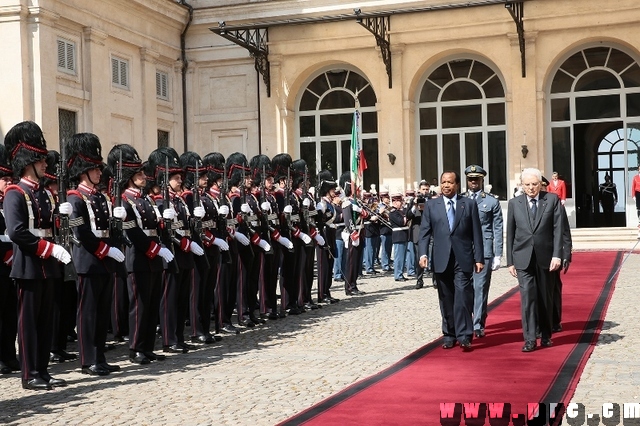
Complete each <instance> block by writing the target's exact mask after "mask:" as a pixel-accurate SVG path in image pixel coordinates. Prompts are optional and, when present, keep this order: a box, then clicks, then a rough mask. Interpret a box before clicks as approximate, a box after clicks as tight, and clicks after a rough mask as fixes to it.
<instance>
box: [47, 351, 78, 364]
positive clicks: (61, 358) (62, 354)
mask: <svg viewBox="0 0 640 426" xmlns="http://www.w3.org/2000/svg"><path fill="white" fill-rule="evenodd" d="M77 358H78V355H76V354H70V353H69V352H67V351H65V350H59V351H51V354H50V355H49V360H50V361H51V362H65V361H73V360H75V359H77Z"/></svg>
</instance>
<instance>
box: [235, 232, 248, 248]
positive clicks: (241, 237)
mask: <svg viewBox="0 0 640 426" xmlns="http://www.w3.org/2000/svg"><path fill="white" fill-rule="evenodd" d="M233 238H235V239H236V241H238V242H239V243H240V244H242V245H243V246H248V245H249V239H248V238H247V236H246V235H244V234H243V233H242V232H238V231H236V233H235V234H233Z"/></svg>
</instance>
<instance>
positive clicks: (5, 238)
mask: <svg viewBox="0 0 640 426" xmlns="http://www.w3.org/2000/svg"><path fill="white" fill-rule="evenodd" d="M0 242H3V243H10V242H11V238H9V236H8V235H0Z"/></svg>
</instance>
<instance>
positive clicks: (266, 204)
mask: <svg viewBox="0 0 640 426" xmlns="http://www.w3.org/2000/svg"><path fill="white" fill-rule="evenodd" d="M260 208H261V209H262V211H263V212H270V211H271V203H270V202H268V201H264V202H263V203H262V204H260Z"/></svg>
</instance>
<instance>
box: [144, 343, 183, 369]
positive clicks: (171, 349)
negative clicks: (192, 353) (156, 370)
mask: <svg viewBox="0 0 640 426" xmlns="http://www.w3.org/2000/svg"><path fill="white" fill-rule="evenodd" d="M162 352H164V353H168V354H186V353H187V352H189V350H188V349H185V348H183V347H182V346H179V345H171V346H163V347H162ZM142 356H144V354H143V355H142ZM145 358H146V357H145ZM146 364H148V363H146Z"/></svg>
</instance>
